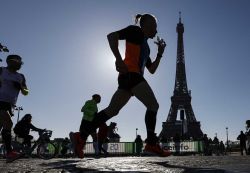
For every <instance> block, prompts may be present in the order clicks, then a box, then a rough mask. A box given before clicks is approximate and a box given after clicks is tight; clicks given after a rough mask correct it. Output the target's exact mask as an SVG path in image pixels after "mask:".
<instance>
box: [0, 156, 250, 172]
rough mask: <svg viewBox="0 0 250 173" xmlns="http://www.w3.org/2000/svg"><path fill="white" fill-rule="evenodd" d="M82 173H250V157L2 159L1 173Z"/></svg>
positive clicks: (0, 160)
mask: <svg viewBox="0 0 250 173" xmlns="http://www.w3.org/2000/svg"><path fill="white" fill-rule="evenodd" d="M82 172H89V173H90V172H93V173H95V172H134V173H142V172H155V173H163V172H166V173H236V172H237V173H250V156H170V157H167V158H162V157H108V158H98V159H97V158H91V157H88V158H84V159H75V158H68V159H60V158H57V159H51V160H42V159H34V158H33V159H32V158H30V159H20V160H16V161H14V162H12V163H5V160H4V159H0V173H82Z"/></svg>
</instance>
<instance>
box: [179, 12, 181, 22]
mask: <svg viewBox="0 0 250 173" xmlns="http://www.w3.org/2000/svg"><path fill="white" fill-rule="evenodd" d="M179 23H181V12H180V11H179Z"/></svg>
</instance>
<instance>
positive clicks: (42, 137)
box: [8, 129, 57, 162]
mask: <svg viewBox="0 0 250 173" xmlns="http://www.w3.org/2000/svg"><path fill="white" fill-rule="evenodd" d="M51 136H52V131H51V130H46V129H44V130H42V131H41V132H39V138H38V139H37V140H36V141H35V142H34V144H33V145H32V146H31V147H27V146H25V145H24V144H22V143H20V142H17V141H13V142H12V146H13V149H14V150H16V151H19V152H20V153H21V154H20V157H18V158H16V159H15V160H17V159H19V158H22V157H25V156H29V157H31V155H32V152H33V151H34V150H35V149H36V148H37V150H36V151H37V156H38V157H39V158H41V159H45V160H48V159H51V158H53V157H55V155H56V151H57V148H56V146H55V145H54V144H53V143H52V142H51V141H50V137H51ZM13 161H14V160H11V161H8V162H13Z"/></svg>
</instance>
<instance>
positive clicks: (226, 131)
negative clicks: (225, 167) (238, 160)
mask: <svg viewBox="0 0 250 173" xmlns="http://www.w3.org/2000/svg"><path fill="white" fill-rule="evenodd" d="M226 134H227V149H228V127H226Z"/></svg>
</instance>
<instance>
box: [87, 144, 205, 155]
mask: <svg viewBox="0 0 250 173" xmlns="http://www.w3.org/2000/svg"><path fill="white" fill-rule="evenodd" d="M106 145H107V146H106V149H107V151H108V152H109V153H110V154H113V155H134V154H135V153H136V143H134V142H119V143H108V144H106ZM160 145H161V147H162V148H163V149H165V150H170V151H171V152H172V153H178V154H181V153H183V154H188V153H192V154H196V153H197V154H198V153H202V152H203V151H204V145H203V142H202V141H185V142H178V143H175V142H168V143H161V144H160ZM144 146H145V143H144V144H143V148H144ZM143 148H142V150H143ZM84 153H85V154H94V153H95V150H94V145H93V143H92V142H91V143H87V144H86V146H85V148H84Z"/></svg>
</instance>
